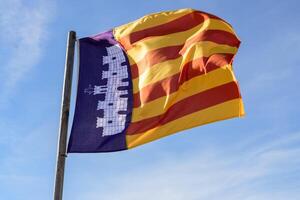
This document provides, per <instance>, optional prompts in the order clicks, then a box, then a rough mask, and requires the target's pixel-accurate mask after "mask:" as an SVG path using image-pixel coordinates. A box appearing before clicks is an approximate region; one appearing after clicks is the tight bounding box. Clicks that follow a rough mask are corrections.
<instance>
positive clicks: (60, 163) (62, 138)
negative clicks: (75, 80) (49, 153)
mask: <svg viewBox="0 0 300 200" xmlns="http://www.w3.org/2000/svg"><path fill="white" fill-rule="evenodd" d="M75 42H76V32H75V31H70V32H69V34H68V41H67V50H66V61H65V74H64V85H63V91H62V103H61V111H60V126H59V133H58V134H59V135H58V146H57V161H56V173H55V184H54V200H62V195H63V183H64V173H65V161H66V157H67V135H68V121H69V110H70V97H71V87H72V74H73V63H74V47H75Z"/></svg>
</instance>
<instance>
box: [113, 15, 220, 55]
mask: <svg viewBox="0 0 300 200" xmlns="http://www.w3.org/2000/svg"><path fill="white" fill-rule="evenodd" d="M209 18H214V19H219V20H221V19H220V18H218V17H216V16H214V15H211V14H208V13H203V12H199V11H195V12H192V13H189V14H187V15H184V16H182V17H179V18H178V19H175V20H173V21H170V22H167V23H165V24H161V25H158V26H154V27H151V28H147V29H144V30H141V31H136V32H133V33H131V34H130V35H128V36H124V37H123V38H121V39H120V40H119V41H120V42H121V44H122V45H123V46H124V47H125V49H126V50H128V49H130V48H131V47H132V44H133V43H135V42H137V41H139V40H142V39H144V38H147V37H152V36H161V35H168V34H171V33H177V32H182V31H186V30H189V29H191V28H193V27H195V26H197V25H199V24H201V23H202V22H204V21H205V20H206V19H209Z"/></svg>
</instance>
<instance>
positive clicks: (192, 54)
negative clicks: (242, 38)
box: [132, 41, 237, 93]
mask: <svg viewBox="0 0 300 200" xmlns="http://www.w3.org/2000/svg"><path fill="white" fill-rule="evenodd" d="M236 52H237V48H236V47H232V46H228V45H220V44H217V43H214V42H208V41H205V42H198V43H196V44H194V45H192V46H191V47H190V48H189V49H188V50H187V51H186V52H185V54H184V55H183V56H181V57H179V58H176V59H173V60H167V61H165V62H162V63H158V64H156V65H154V66H152V67H151V68H149V69H148V70H147V71H145V72H144V73H143V74H141V75H140V76H139V77H138V78H136V79H134V80H133V81H132V83H133V93H137V92H138V91H139V89H141V88H143V87H145V86H147V85H149V84H152V83H155V82H157V81H159V80H162V79H164V78H167V77H169V76H172V75H174V74H177V73H179V72H180V70H181V69H182V67H183V66H184V65H185V64H186V63H188V62H190V61H192V60H194V59H197V58H200V57H208V56H211V55H213V54H217V53H231V54H235V53H236Z"/></svg>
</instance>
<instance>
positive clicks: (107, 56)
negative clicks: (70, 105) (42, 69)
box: [68, 32, 133, 152]
mask: <svg viewBox="0 0 300 200" xmlns="http://www.w3.org/2000/svg"><path fill="white" fill-rule="evenodd" d="M79 48H80V49H79V64H80V67H79V80H78V88H77V99H76V107H75V114H74V120H73V125H72V130H71V136H70V140H69V146H68V152H110V151H119V150H124V149H127V147H126V137H125V132H126V129H127V127H128V125H129V123H130V120H131V113H132V98H133V97H132V82H131V76H130V68H129V62H128V59H127V56H126V54H125V53H124V52H123V50H122V48H121V47H120V46H119V45H118V44H117V42H116V41H115V40H114V39H113V36H112V33H111V32H106V33H102V34H99V35H97V36H94V37H92V38H82V39H80V40H79Z"/></svg>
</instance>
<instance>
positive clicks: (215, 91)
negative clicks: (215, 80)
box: [126, 82, 240, 135]
mask: <svg viewBox="0 0 300 200" xmlns="http://www.w3.org/2000/svg"><path fill="white" fill-rule="evenodd" d="M239 97H240V93H239V89H238V86H237V83H236V82H230V83H227V84H224V85H221V86H218V87H215V88H212V89H209V90H206V91H204V92H201V93H198V94H195V95H193V96H190V97H188V98H186V99H183V100H181V101H180V102H178V103H176V104H174V105H173V106H171V107H170V108H169V109H168V110H167V111H166V112H165V113H164V114H162V115H159V116H155V117H151V118H148V119H144V120H141V121H138V122H135V123H132V124H130V125H129V127H128V129H127V133H126V134H127V135H134V134H139V133H142V132H145V131H148V130H150V129H152V128H155V127H158V126H162V125H164V124H167V123H168V122H171V121H173V120H176V119H178V118H180V117H183V116H185V115H188V114H191V113H194V112H197V111H200V110H203V109H206V108H209V107H211V106H215V105H217V104H220V103H223V102H226V101H229V100H232V99H236V98H239Z"/></svg>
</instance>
